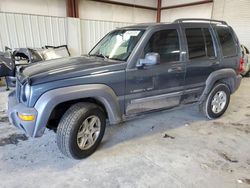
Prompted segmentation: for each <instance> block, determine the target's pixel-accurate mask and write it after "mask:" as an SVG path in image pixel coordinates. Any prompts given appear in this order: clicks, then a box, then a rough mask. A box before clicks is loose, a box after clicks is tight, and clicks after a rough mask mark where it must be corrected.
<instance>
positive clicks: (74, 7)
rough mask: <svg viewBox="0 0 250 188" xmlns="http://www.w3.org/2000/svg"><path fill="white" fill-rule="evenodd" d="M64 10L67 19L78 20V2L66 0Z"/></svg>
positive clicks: (77, 0) (76, 0)
mask: <svg viewBox="0 0 250 188" xmlns="http://www.w3.org/2000/svg"><path fill="white" fill-rule="evenodd" d="M66 9H67V10H66V11H67V16H68V17H73V18H79V0H67V3H66Z"/></svg>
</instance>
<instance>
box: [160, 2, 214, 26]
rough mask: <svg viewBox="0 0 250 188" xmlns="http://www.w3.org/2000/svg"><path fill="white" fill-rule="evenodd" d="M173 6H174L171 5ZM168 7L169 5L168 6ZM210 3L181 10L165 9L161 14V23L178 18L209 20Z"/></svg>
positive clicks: (211, 5)
mask: <svg viewBox="0 0 250 188" xmlns="http://www.w3.org/2000/svg"><path fill="white" fill-rule="evenodd" d="M172 5H174V4H172ZM168 6H170V5H168ZM212 7H213V4H212V3H206V4H201V5H194V6H187V7H181V8H173V9H165V10H162V12H161V21H162V22H172V21H174V20H176V19H179V18H208V19H210V18H211V13H212Z"/></svg>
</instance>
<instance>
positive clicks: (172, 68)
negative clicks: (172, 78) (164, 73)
mask: <svg viewBox="0 0 250 188" xmlns="http://www.w3.org/2000/svg"><path fill="white" fill-rule="evenodd" d="M180 71H182V68H181V67H171V68H169V69H168V72H169V73H170V72H180Z"/></svg>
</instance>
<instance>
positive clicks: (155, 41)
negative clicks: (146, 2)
mask: <svg viewBox="0 0 250 188" xmlns="http://www.w3.org/2000/svg"><path fill="white" fill-rule="evenodd" d="M180 38H181V37H180V30H179V27H178V25H176V26H167V27H166V28H164V29H160V30H157V31H155V32H153V33H152V34H151V35H150V37H149V38H148V41H147V42H146V43H145V44H144V45H143V46H142V47H141V49H143V50H142V53H141V58H144V57H145V55H146V54H147V53H151V52H154V53H158V54H159V55H160V62H159V64H155V65H151V66H150V65H148V66H146V65H144V66H141V67H136V66H135V67H134V68H130V69H127V71H126V96H125V114H126V115H133V114H138V113H142V112H147V111H153V110H157V109H163V108H171V107H174V106H178V105H179V103H180V100H181V96H182V93H183V86H184V77H185V63H184V61H183V60H182V57H181V51H182V47H181V42H180ZM138 60H139V59H138Z"/></svg>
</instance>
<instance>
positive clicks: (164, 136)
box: [162, 133, 175, 139]
mask: <svg viewBox="0 0 250 188" xmlns="http://www.w3.org/2000/svg"><path fill="white" fill-rule="evenodd" d="M162 137H163V138H171V139H175V137H174V136H170V135H168V134H167V133H164V134H163V136H162Z"/></svg>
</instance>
